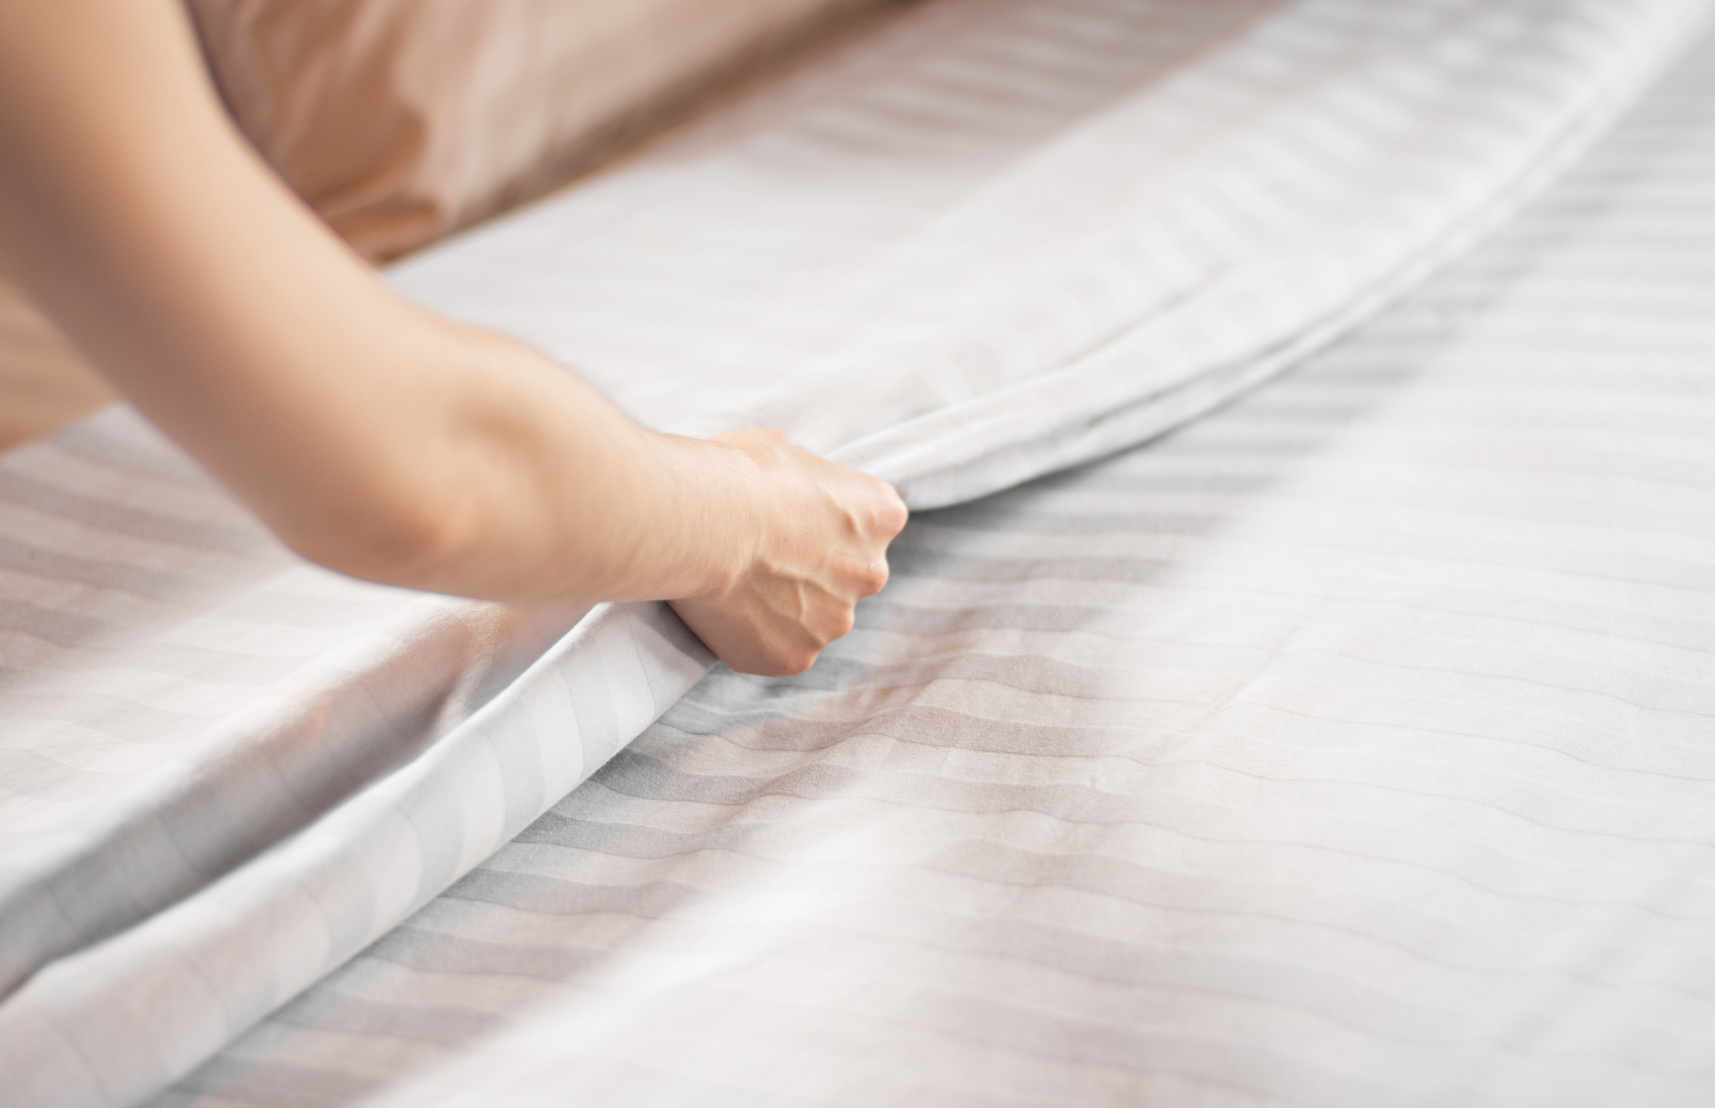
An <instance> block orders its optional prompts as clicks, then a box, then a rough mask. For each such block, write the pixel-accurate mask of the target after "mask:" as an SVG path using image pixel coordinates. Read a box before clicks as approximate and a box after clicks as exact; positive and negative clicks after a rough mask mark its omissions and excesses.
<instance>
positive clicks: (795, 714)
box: [156, 42, 1715, 1108]
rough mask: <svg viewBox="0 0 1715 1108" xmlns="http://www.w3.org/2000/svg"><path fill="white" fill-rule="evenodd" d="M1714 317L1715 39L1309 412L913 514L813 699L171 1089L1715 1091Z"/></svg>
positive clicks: (1603, 1101) (754, 693)
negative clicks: (879, 590)
mask: <svg viewBox="0 0 1715 1108" xmlns="http://www.w3.org/2000/svg"><path fill="white" fill-rule="evenodd" d="M1712 305H1715V42H1711V43H1709V44H1707V45H1705V46H1704V47H1703V48H1701V50H1700V51H1699V53H1698V54H1697V55H1696V56H1695V57H1693V58H1692V59H1691V60H1690V62H1689V63H1688V64H1687V66H1686V67H1685V68H1684V69H1683V70H1682V71H1681V72H1680V73H1679V74H1678V75H1677V76H1676V77H1675V78H1673V79H1672V80H1671V81H1670V83H1668V84H1667V85H1666V86H1665V87H1663V88H1662V89H1660V90H1659V91H1658V92H1656V93H1655V94H1654V95H1653V96H1652V97H1651V98H1650V100H1649V101H1648V102H1647V103H1646V104H1645V105H1644V106H1643V107H1642V108H1641V109H1640V110H1639V111H1638V112H1637V113H1636V114H1634V115H1633V116H1632V117H1630V118H1629V119H1628V121H1627V122H1626V123H1624V124H1623V125H1622V127H1621V129H1620V130H1619V131H1618V132H1617V133H1615V134H1614V135H1613V136H1612V137H1611V138H1610V139H1609V140H1608V141H1607V142H1606V143H1605V145H1604V146H1603V147H1602V148H1601V149H1600V150H1599V151H1598V153H1597V154H1596V155H1595V156H1594V157H1593V158H1592V160H1591V161H1590V162H1589V163H1587V164H1586V165H1585V166H1583V167H1582V168H1581V169H1580V170H1578V171H1577V172H1576V173H1575V174H1574V175H1573V176H1572V177H1571V178H1569V179H1568V180H1567V181H1565V182H1564V183H1563V184H1562V185H1561V186H1559V187H1558V188H1557V189H1556V190H1555V191H1554V192H1553V193H1551V194H1550V196H1549V197H1548V198H1547V199H1545V200H1544V201H1543V203H1542V204H1540V205H1539V206H1538V207H1536V208H1534V209H1533V210H1532V212H1530V213H1529V214H1527V216H1526V217H1525V218H1524V219H1523V220H1522V221H1521V222H1520V223H1518V224H1516V225H1515V226H1514V227H1513V228H1511V229H1509V230H1508V231H1507V232H1506V233H1505V234H1504V235H1503V236H1502V237H1501V238H1500V239H1499V240H1498V241H1497V242H1496V243H1494V244H1493V245H1491V246H1488V247H1486V248H1484V249H1483V250H1482V251H1480V252H1478V253H1477V254H1475V255H1474V256H1472V257H1471V258H1469V259H1468V260H1466V261H1465V262H1463V263H1461V264H1460V265H1459V266H1457V267H1455V268H1454V269H1453V270H1451V271H1449V272H1448V273H1446V274H1444V275H1443V276H1442V277H1440V278H1439V279H1437V280H1436V281H1435V282H1434V283H1432V284H1431V285H1429V286H1428V287H1427V288H1425V289H1423V290H1421V291H1419V292H1418V293H1415V294H1413V295H1412V296H1411V297H1409V298H1408V299H1406V300H1405V301H1403V302H1401V303H1400V304H1398V305H1396V306H1395V307H1393V308H1391V309H1389V310H1388V311H1387V312H1386V313H1384V314H1383V315H1382V316H1381V317H1380V318H1379V319H1377V320H1376V321H1374V322H1373V323H1372V324H1370V325H1368V326H1366V327H1365V328H1364V329H1362V330H1361V331H1360V332H1358V333H1357V334H1356V335H1355V336H1354V337H1353V338H1351V339H1350V340H1348V341H1345V342H1343V343H1341V344H1339V345H1337V346H1335V347H1334V348H1332V349H1330V350H1328V351H1326V352H1324V353H1322V354H1320V355H1318V356H1316V357H1315V358H1313V359H1312V360H1311V361H1310V362H1309V364H1307V365H1305V366H1303V367H1302V368H1300V369H1299V370H1297V371H1296V372H1294V373H1293V374H1292V375H1291V376H1289V377H1287V378H1285V379H1284V380H1281V381H1279V382H1277V383H1275V384H1273V385H1271V386H1269V387H1268V388H1267V389H1265V390H1262V391H1260V392H1258V393H1256V394H1254V395H1252V396H1251V397H1249V398H1247V399H1245V400H1244V401H1242V402H1241V403H1239V404H1237V405H1235V406H1233V407H1232V408H1230V409H1228V410H1226V411H1223V412H1220V413H1218V414H1216V415H1214V416H1212V417H1211V418H1209V419H1208V420H1206V421H1204V422H1202V423H1200V424H1198V425H1196V426H1194V427H1192V428H1190V429H1188V430H1185V431H1182V432H1179V433H1178V434H1176V435H1174V436H1172V437H1170V438H1168V439H1166V440H1164V441H1162V442H1159V443H1156V444H1153V445H1151V446H1149V447H1147V448H1144V449H1141V450H1137V451H1134V452H1132V453H1130V454H1127V455H1124V456H1122V457H1120V458H1117V459H1114V460H1111V461H1107V462H1104V463H1102V464H1100V465H1096V466H1093V467H1090V468H1087V469H1084V470H1081V471H1077V472H1073V473H1069V474H1065V475H1062V476H1059V477H1055V478H1052V479H1049V480H1046V481H1043V482H1039V483H1037V484H1035V485H1032V486H1029V487H1026V488H1023V489H1020V490H1016V491H1013V492H1009V493H1003V494H1000V495H997V496H995V497H991V498H989V499H987V500H984V501H981V502H979V503H976V504H971V505H967V506H964V507H959V508H952V509H948V510H945V511H941V512H935V513H929V514H925V515H921V516H919V517H918V518H916V519H915V520H913V522H912V523H911V525H910V526H909V527H908V528H907V530H906V532H905V534H904V535H903V536H902V537H901V539H900V541H899V543H898V544H897V547H896V555H895V565H896V576H895V578H894V581H893V583H892V584H891V585H890V586H889V589H888V591H887V592H886V593H884V594H883V595H882V596H879V597H877V598H875V599H874V600H873V601H871V602H867V603H866V605H865V606H864V607H863V608H862V609H861V614H860V619H859V629H858V630H857V631H856V632H855V633H854V634H853V635H852V636H851V637H850V638H849V639H847V640H845V641H842V642H841V643H839V644H837V645H836V646H835V647H833V648H832V649H831V650H830V651H829V653H828V655H827V656H826V657H825V659H824V662H823V663H822V664H820V665H819V666H818V667H817V668H816V669H815V670H813V671H811V672H810V673H809V674H807V675H805V676H804V677H801V678H795V679H787V680H760V679H754V678H746V677H738V676H735V675H733V674H731V673H726V672H717V673H716V674H714V675H711V676H710V677H709V678H708V679H706V680H705V681H704V682H703V683H701V684H700V685H699V686H698V687H697V688H696V689H695V690H693V691H692V692H691V693H690V694H689V695H688V696H687V697H686V698H685V699H683V700H681V701H680V702H679V703H678V704H677V705H675V706H674V707H673V708H672V709H671V710H670V711H669V712H668V713H667V715H666V716H665V717H664V718H663V719H662V721H661V722H660V723H659V724H657V725H656V726H655V727H653V728H651V729H650V730H649V731H647V732H646V733H645V734H644V735H643V736H642V737H641V738H640V739H638V740H637V741H636V742H634V743H633V744H631V745H630V746H629V747H628V748H627V749H626V750H625V751H623V752H622V753H621V754H620V755H619V756H618V757H616V758H615V759H614V760H613V761H612V762H610V763H609V764H608V765H607V767H605V768H604V769H603V770H602V771H601V772H599V773H598V774H597V775H596V776H595V777H594V778H593V779H592V780H591V781H590V782H588V783H587V784H586V785H584V786H582V787H580V788H579V789H578V790H576V791H575V792H573V793H572V794H571V795H570V796H569V797H567V798H566V799H565V800H564V801H562V802H561V803H559V804H558V805H556V806H555V807H554V808H553V809H552V810H551V811H550V812H549V813H548V814H546V815H545V816H543V817H542V818H541V819H540V820H538V821H537V822H536V823H535V824H533V825H532V826H530V827H529V828H528V829H527V830H526V831H525V832H524V833H523V834H521V835H519V836H518V837H517V838H515V839H514V840H513V841H512V842H511V843H510V844H508V845H507V846H506V847H505V848H503V849H502V850H501V851H500V852H499V853H498V854H496V855H495V856H494V857H493V858H491V859H490V860H488V861H487V862H485V863H484V864H482V865H481V866H479V867H477V869H476V870H475V871H473V872H472V873H471V874H469V875H468V876H467V877H465V878H464V879H462V880H460V881H459V882H457V883H456V884H455V885H454V886H453V887H452V888H451V889H450V890H449V891H448V892H447V893H445V894H443V895H442V896H440V897H438V898H437V899H436V900H435V901H433V902H432V903H430V904H429V905H428V906H427V907H425V908H424V909H423V910H422V911H420V912H418V913H417V914H416V915H415V916H413V917H412V918H411V919H410V920H409V921H407V922H406V923H405V924H404V925H402V926H400V927H398V928H396V929H394V930H393V931H392V932H390V933H389V934H388V935H387V936H385V937H384V938H382V939H381V940H380V941H379V942H377V943H376V944H375V945H374V946H372V947H371V948H370V949H369V950H367V951H365V952H364V953H363V954H362V955H361V956H360V957H358V958H357V959H355V960H353V961H352V962H351V963H350V964H348V965H347V966H345V967H344V968H342V969H341V970H340V971H338V972H337V973H335V974H333V975H332V976H331V977H329V978H328V979H326V980H325V981H324V982H322V983H321V984H320V985H318V986H316V987H315V988H313V989H311V990H310V991H309V992H308V993H306V994H305V995H304V996H303V997H302V998H300V999H299V1000H298V1001H296V1002H294V1003H292V1004H290V1005H288V1006H287V1007H286V1008H285V1009H284V1010H282V1011H281V1012H280V1013H279V1014H277V1015H276V1016H274V1017H271V1018H270V1019H269V1020H267V1021H266V1022H265V1023H264V1024H263V1025H262V1026H261V1027H259V1028H258V1029H257V1030H256V1031H254V1032H253V1033H251V1034H250V1035H248V1036H246V1037H245V1038H244V1039H242V1040H240V1041H239V1043H238V1044H236V1045H235V1046H234V1047H232V1048H231V1049H229V1050H228V1051H226V1052H224V1053H223V1054H222V1055H221V1056H220V1057H219V1058H217V1059H216V1060H214V1061H213V1062H211V1063H210V1064H209V1065H207V1066H205V1067H204V1068H202V1069H201V1070H199V1071H198V1072H197V1073H196V1074H194V1075H193V1076H192V1077H191V1078H190V1079H188V1080H186V1081H185V1082H183V1083H181V1084H180V1085H179V1086H178V1087H177V1088H176V1089H174V1090H173V1091H172V1093H170V1094H169V1095H167V1096H164V1097H162V1098H161V1099H160V1100H159V1101H157V1102H156V1104H157V1105H158V1106H159V1108H169V1106H171V1108H188V1106H190V1105H195V1106H196V1108H235V1106H238V1105H271V1104H278V1103H283V1102H289V1103H292V1104H295V1105H304V1106H321V1105H327V1106H332V1105H345V1104H353V1103H362V1104H365V1105H369V1106H372V1108H403V1106H405V1105H410V1106H411V1108H425V1106H428V1108H436V1106H453V1105H457V1106H466V1105H471V1106H474V1105H484V1106H486V1105H494V1104H505V1105H509V1106H518V1108H532V1106H537V1105H560V1104H580V1105H585V1104H587V1105H604V1106H615V1105H623V1106H634V1105H667V1104H670V1105H698V1106H725V1105H732V1106H735V1108H736V1106H739V1105H743V1106H747V1108H750V1106H756V1105H767V1106H785V1105H795V1106H796V1105H852V1106H857V1105H865V1106H867V1105H878V1104H935V1105H961V1106H963V1105H994V1106H1001V1105H1004V1106H1036V1105H1068V1104H1076V1105H1137V1104H1152V1105H1153V1104H1164V1105H1176V1106H1178V1105H1221V1106H1228V1105H1288V1104H1307V1105H1318V1106H1329V1108H1338V1106H1353V1108H1373V1106H1376V1105H1390V1106H1393V1105H1460V1106H1490V1105H1492V1106H1496V1108H1501V1106H1505V1108H1519V1106H1531V1105H1543V1106H1550V1105H1552V1106H1557V1108H1567V1106H1580V1105H1589V1106H1592V1108H1595V1106H1603V1108H1606V1106H1612V1105H1632V1104H1636V1105H1651V1106H1652V1108H1677V1106H1684V1108H1695V1106H1701V1105H1707V1104H1709V1103H1711V1102H1715V1053H1712V1052H1711V1051H1710V1049H1709V1044H1710V1043H1711V1041H1715V926H1712V924H1715V634H1712V633H1711V628H1712V627H1715V311H1711V306H1712ZM285 1089H290V1090H292V1093H291V1095H290V1097H289V1098H288V1099H287V1100H285V1101H283V1100H282V1099H281V1092H280V1091H281V1090H285Z"/></svg>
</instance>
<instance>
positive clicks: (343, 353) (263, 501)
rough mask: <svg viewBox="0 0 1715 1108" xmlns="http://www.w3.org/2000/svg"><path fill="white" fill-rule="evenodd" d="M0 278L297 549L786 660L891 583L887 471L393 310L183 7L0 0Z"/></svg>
mask: <svg viewBox="0 0 1715 1108" xmlns="http://www.w3.org/2000/svg"><path fill="white" fill-rule="evenodd" d="M0 268H3V269H4V270H5V271H6V272H7V273H8V274H9V275H10V276H11V278H12V279H13V280H14V281H16V282H17V283H18V284H19V285H20V286H21V287H22V288H23V289H24V290H25V291H26V292H27V293H28V294H29V295H30V296H31V297H32V298H33V299H34V300H35V302H36V303H37V304H39V305H41V306H42V307H43V309H44V310H45V311H46V312H47V314H48V315H49V316H50V317H51V318H52V319H53V320H54V322H55V323H56V324H57V326H58V327H59V328H60V330H61V331H63V332H64V333H65V334H66V335H67V336H69V337H70V338H71V340H72V341H73V342H75V343H76V345H77V346H78V347H79V349H80V350H81V351H82V352H83V354H84V356H85V357H86V358H87V359H88V360H89V361H90V362H91V363H92V364H93V365H95V366H96V367H97V368H98V369H99V370H100V371H101V372H102V374H103V375H104V376H105V377H106V378H107V379H108V381H109V382H110V383H111V384H112V385H113V386H115V387H116V388H117V389H118V390H119V391H120V392H121V393H122V394H123V395H124V396H125V397H126V398H128V399H129V400H130V401H131V402H132V403H133V404H135V405H136V406H137V407H138V408H139V409H140V410H141V411H142V412H143V413H144V414H145V415H147V416H148V417H149V418H150V419H151V420H153V421H154V422H155V423H156V424H157V425H158V426H160V427H161V428H162V429H164V430H165V431H166V432H167V433H168V434H169V435H171V436H172V437H173V438H174V439H175V440H176V441H178V442H179V443H180V444H181V445H182V446H184V447H185V448H186V449H187V450H189V451H190V452H191V453H192V454H193V455H195V456H196V457H197V458H198V459H199V460H200V461H201V462H202V463H203V464H204V465H206V466H207V467H208V468H209V469H210V470H211V471H212V472H213V473H214V474H215V475H216V476H217V477H219V478H220V479H221V480H222V481H223V482H224V483H225V484H226V485H227V486H228V487H230V488H231V489H232V490H233V491H234V492H235V493H236V494H237V495H238V496H239V497H240V498H241V499H242V500H243V501H244V502H245V503H246V504H247V505H249V507H250V508H251V509H252V510H254V511H255V512H256V514H257V515H258V516H259V517H261V519H262V520H263V521H264V522H266V523H267V524H268V526H269V527H271V528H272V529H273V530H274V532H275V533H276V534H278V535H279V536H280V538H281V539H282V540H284V541H285V542H286V543H287V544H288V545H289V546H291V547H292V548H293V549H295V550H297V551H298V552H300V553H301V554H303V555H304V556H305V557H308V558H310V559H312V560H314V561H317V562H320V563H321V564H323V565H326V566H329V567H330V568H333V569H336V570H339V571H341V572H344V573H348V574H351V575H353V576H357V577H363V578H367V579H370V580H374V581H381V582H386V583H389V584H397V585H405V586H410V587H414V588H421V589H430V590H434V591H438V592H446V593H453V594H457V595H463V596H472V597H479V598H485V599H494V600H510V601H548V600H553V601H573V602H591V601H597V600H641V599H665V600H671V601H673V602H674V606H675V608H676V609H677V610H678V611H679V614H680V615H681V616H682V617H683V618H684V619H685V621H686V622H687V623H688V624H689V625H690V627H691V629H692V630H693V631H695V632H696V633H697V635H698V636H699V637H701V638H702V640H703V641H704V642H705V643H707V644H708V646H709V648H710V649H711V650H713V651H714V652H715V653H716V654H717V655H718V656H720V657H721V658H722V659H723V660H725V661H727V662H728V663H729V664H731V665H732V666H733V667H734V668H735V669H739V670H743V671H746V672H751V673H763V674H788V673H797V672H800V671H802V670H804V669H806V668H808V667H809V665H810V664H811V663H812V662H814V661H815V658H816V655H817V653H818V652H819V651H820V650H821V649H822V647H824V646H825V645H826V644H827V643H829V642H831V641H832V640H833V639H835V638H838V637H839V636H840V635H842V634H844V633H845V632H846V631H847V630H849V629H850V627H851V620H852V609H853V606H854V605H855V604H856V603H857V601H858V600H860V599H861V598H863V597H865V596H868V595H870V594H871V593H874V592H875V591H877V590H878V589H880V588H881V587H882V585H883V584H885V583H886V580H887V562H886V549H887V544H888V543H889V541H891V540H892V538H893V536H894V535H895V534H897V533H898V531H899V529H900V528H901V527H902V526H903V525H904V522H905V515H906V512H905V507H904V505H903V503H902V502H901V501H900V499H899V497H898V495H897V494H896V493H895V492H894V491H893V490H892V489H891V488H889V487H888V486H887V485H885V484H884V483H882V482H881V481H879V480H877V479H876V478H874V477H871V476H868V475H866V474H863V473H859V472H857V471H855V470H850V469H846V468H844V467H841V466H838V465H835V464H834V463H832V462H828V461H825V460H823V459H820V458H817V457H814V456H813V455H810V454H807V453H805V452H803V451H800V450H797V449H795V448H794V447H792V446H791V445H790V444H788V443H787V442H786V441H785V439H784V438H783V437H782V436H781V435H779V434H778V432H771V431H767V430H750V431H740V432H735V433H733V434H729V435H722V436H718V437H717V438H715V439H712V440H698V439H687V438H681V437H677V436H668V435H661V434H657V433H655V432H652V431H649V430H646V429H645V428H643V427H641V426H639V425H637V424H636V423H634V422H632V421H631V420H630V419H628V418H627V417H626V416H624V415H623V414H622V413H620V412H619V411H618V410H617V409H616V408H614V407H613V406H612V405H611V404H610V403H608V402H607V401H606V400H605V399H604V398H603V397H601V396H600V395H599V394H598V393H596V392H595V391H594V390H593V389H591V388H590V387H589V386H588V385H587V384H585V383H584V382H582V381H580V380H579V379H578V378H577V377H575V376H574V375H572V374H570V373H568V372H566V371H565V370H564V369H563V368H562V367H560V366H557V365H555V364H553V363H552V362H550V361H548V360H547V359H546V358H544V357H542V356H541V355H540V354H537V353H536V352H534V351H532V350H529V349H528V348H525V347H523V346H520V345H518V344H517V343H514V342H511V341H509V340H507V339H504V338H501V337H499V336H497V335H494V334H490V333H488V332H484V331H480V330H477V329H474V328H470V327H465V326H462V325H458V324H454V323H450V322H448V321H446V320H443V319H440V318H437V317H435V316H432V315H430V314H428V313H426V312H424V311H423V310H421V309H419V308H417V307H415V306H414V305H412V304H410V303H408V302H406V301H404V300H402V299H401V298H399V297H398V296H396V295H395V294H394V293H392V292H391V291H390V290H389V289H388V288H387V287H386V285H385V284H383V283H382V282H381V281H380V280H379V278H378V277H377V276H376V274H375V273H374V271H373V270H371V269H370V268H369V266H368V265H367V264H365V263H364V262H363V261H362V260H361V259H360V258H359V257H357V255H356V254H354V253H353V252H352V251H351V250H349V249H348V248H347V247H346V246H345V245H344V244H343V243H342V242H340V241H339V240H338V239H337V238H336V237H334V236H333V235H332V233H331V232H329V231H328V230H327V229H326V228H325V227H324V226H323V225H322V224H321V222H320V221H319V220H317V219H316V218H315V216H314V215H313V214H312V213H311V212H309V211H308V210H307V209H306V208H305V207H304V206H303V204H302V203H300V202H299V201H298V200H297V198H296V197H295V196H293V195H292V194H291V192H290V191H289V190H288V189H287V188H286V187H285V186H284V185H283V184H282V183H281V182H280V181H279V179H278V178H277V177H275V176H274V174H273V173H272V171H271V170H269V168H268V167H267V166H266V165H265V164H264V163H263V162H262V161H261V160H260V159H259V158H258V157H257V155H256V154H255V153H254V152H253V151H252V150H251V149H250V147H249V146H248V145H247V144H246V143H245V142H244V140H243V138H242V136H241V135H239V134H238V132H237V131H236V129H235V128H234V126H233V124H232V123H231V121H230V120H229V118H228V117H227V115H226V114H225V112H224V110H223V109H222V107H221V105H220V103H219V100H218V98H217V96H216V94H215V92H214V90H213V88H212V86H211V84H210V81H209V78H208V76H207V74H206V72H205V70H204V68H203V65H202V60H201V57H200V55H199V54H198V52H197V47H196V43H195V40H194V37H193V35H192V32H191V29H190V27H189V24H188V20H187V18H186V16H185V15H184V13H183V12H182V11H181V9H180V7H179V5H178V4H177V3H176V2H174V0H19V2H16V3H6V4H0Z"/></svg>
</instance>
